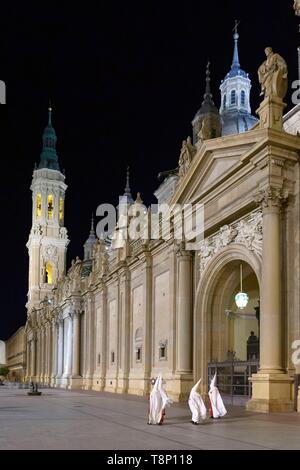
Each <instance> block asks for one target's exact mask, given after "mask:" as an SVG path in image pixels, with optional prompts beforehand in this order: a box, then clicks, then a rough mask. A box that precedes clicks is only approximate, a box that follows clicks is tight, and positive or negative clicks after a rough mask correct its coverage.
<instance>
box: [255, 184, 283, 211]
mask: <svg viewBox="0 0 300 470" xmlns="http://www.w3.org/2000/svg"><path fill="white" fill-rule="evenodd" d="M288 198H289V192H288V190H285V189H282V188H274V187H273V186H268V187H267V188H266V189H264V190H262V191H258V192H256V193H255V194H254V200H255V202H256V203H258V204H261V205H262V207H263V208H268V207H272V206H273V207H274V206H276V207H281V206H282V205H283V204H285V203H286V202H287V200H288Z"/></svg>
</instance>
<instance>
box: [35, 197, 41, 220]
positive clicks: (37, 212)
mask: <svg viewBox="0 0 300 470" xmlns="http://www.w3.org/2000/svg"><path fill="white" fill-rule="evenodd" d="M41 215H42V195H41V194H40V193H39V194H37V196H36V216H37V217H41Z"/></svg>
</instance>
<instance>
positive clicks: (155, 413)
mask: <svg viewBox="0 0 300 470" xmlns="http://www.w3.org/2000/svg"><path fill="white" fill-rule="evenodd" d="M172 403H173V401H172V400H171V399H170V398H169V397H168V395H167V392H166V391H165V390H164V388H163V386H162V376H161V375H159V376H158V377H157V379H156V382H155V384H154V387H153V390H152V392H151V393H150V407H149V418H148V424H162V423H163V421H164V417H165V415H166V411H165V409H166V407H167V406H170V405H171V404H172Z"/></svg>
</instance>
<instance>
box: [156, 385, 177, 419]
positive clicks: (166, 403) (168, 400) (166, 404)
mask: <svg viewBox="0 0 300 470" xmlns="http://www.w3.org/2000/svg"><path fill="white" fill-rule="evenodd" d="M158 389H159V391H160V395H161V398H162V402H163V403H162V407H163V409H162V417H161V422H160V423H159V424H162V423H163V421H164V418H165V416H166V407H170V406H171V405H172V403H173V400H171V398H169V397H168V394H167V392H166V391H165V389H164V388H163V380H162V376H160V380H159V383H158Z"/></svg>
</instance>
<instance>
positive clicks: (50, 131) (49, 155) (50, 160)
mask: <svg viewBox="0 0 300 470" xmlns="http://www.w3.org/2000/svg"><path fill="white" fill-rule="evenodd" d="M56 142H57V137H56V133H55V130H54V127H53V126H52V108H51V106H50V105H49V108H48V124H47V126H46V127H45V130H44V133H43V150H42V153H41V160H40V164H39V169H42V168H48V169H49V170H58V171H60V169H59V163H58V155H57V153H56Z"/></svg>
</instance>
